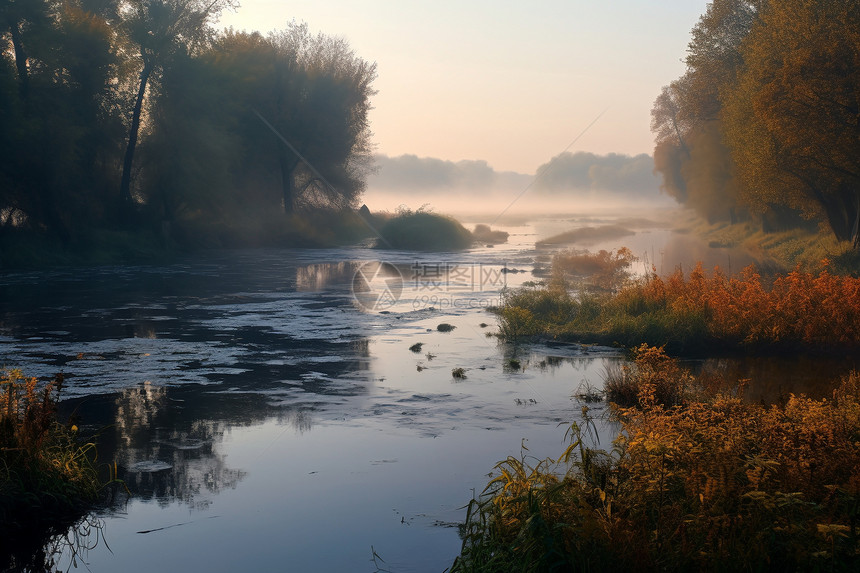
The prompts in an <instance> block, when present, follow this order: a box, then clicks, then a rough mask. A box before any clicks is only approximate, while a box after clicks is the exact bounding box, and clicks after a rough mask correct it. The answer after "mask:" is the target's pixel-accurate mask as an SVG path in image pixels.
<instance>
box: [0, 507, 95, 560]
mask: <svg viewBox="0 0 860 573" xmlns="http://www.w3.org/2000/svg"><path fill="white" fill-rule="evenodd" d="M104 529H105V521H104V519H102V518H101V517H98V516H97V515H92V514H89V515H86V516H83V517H81V518H79V519H78V520H76V521H75V522H74V523H72V524H71V525H68V524H57V525H55V526H54V527H51V528H48V529H45V530H43V531H39V532H36V531H28V532H26V533H24V532H20V533H21V534H20V535H12V536H6V537H4V538H3V539H2V540H0V570H2V571H9V572H11V571H16V572H22V573H24V572H26V573H30V572H32V573H43V572H47V571H69V570H71V569H72V568H75V569H77V568H78V566H79V565H84V566H85V565H86V563H87V557H88V555H89V553H90V552H91V551H95V550H96V549H100V548H101V547H103V546H104V547H106V546H107V543H106V541H105V538H104Z"/></svg>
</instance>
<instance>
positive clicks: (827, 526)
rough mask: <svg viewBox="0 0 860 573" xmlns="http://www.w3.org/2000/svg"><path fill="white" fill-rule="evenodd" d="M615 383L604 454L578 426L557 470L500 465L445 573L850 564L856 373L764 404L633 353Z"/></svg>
mask: <svg viewBox="0 0 860 573" xmlns="http://www.w3.org/2000/svg"><path fill="white" fill-rule="evenodd" d="M625 378H626V379H625V381H624V386H625V388H624V389H623V392H622V394H623V395H625V396H627V398H630V397H631V393H632V397H633V399H632V401H631V402H632V404H633V405H632V406H631V407H627V408H623V407H620V406H614V407H613V412H614V414H615V415H616V416H617V418H618V420H619V421H620V423H621V428H622V429H621V432H620V434H619V436H618V438H617V439H616V441H615V444H614V448H613V449H612V451H611V452H605V451H602V450H596V449H592V448H590V447H588V446H587V445H586V443H585V441H584V436H585V435H586V434H587V432H585V431H584V430H585V429H587V425H588V423H589V422H588V420H587V418H586V421H585V424H586V425H585V426H582V428H580V427H577V426H576V425H574V426H573V432H572V434H571V435H572V436H573V441H572V443H571V445H570V447H568V449H567V450H566V451H565V452H563V453H562V455H561V456H560V457H559V458H558V459H547V460H533V459H532V460H530V459H529V458H528V456H527V455H526V453H525V452H524V454H523V456H521V457H520V458H514V457H511V458H508V459H507V460H505V461H503V462H500V463H499V464H498V465H497V466H496V470H495V472H494V473H495V477H494V478H493V479H492V480H491V481H490V483H489V484H488V486H487V489H486V490H485V492H484V494H483V495H482V496H481V497H480V498H479V499H476V500H473V502H472V503H471V504H470V506H469V511H468V516H467V522H466V524H465V528H464V541H463V547H462V552H461V555H460V556H459V557H458V558H457V559H456V561H455V563H454V564H453V566H452V569H451V570H452V573H453V572H460V573H463V572H472V571H481V572H494V571H498V572H503V571H504V572H507V571H535V572H538V571H687V570H690V571H795V570H802V571H816V570H820V571H856V570H857V568H858V567H860V543H858V524H860V522H858V518H860V375H858V374H857V373H854V374H851V375H849V376H846V377H845V378H844V379H843V380H842V382H841V384H840V385H839V387H838V388H837V389H836V390H835V391H834V392H833V396H832V398H831V399H829V400H811V399H808V398H805V397H803V396H791V397H790V398H789V399H788V401H787V403H785V404H783V405H772V406H764V405H761V404H749V403H745V402H744V401H743V400H742V399H741V397H740V396H739V395H738V393H739V390H738V389H737V388H735V391H734V392H724V391H716V392H715V391H708V390H707V389H706V388H704V387H703V385H701V384H698V383H697V381H696V380H695V379H693V378H692V377H691V375H690V374H689V373H688V372H686V371H684V370H683V369H681V368H680V367H678V365H677V364H676V363H675V362H674V361H673V360H672V359H670V358H668V357H666V356H665V354H663V351H662V350H661V349H654V348H648V347H642V348H640V349H639V353H638V356H637V360H636V363H635V366H634V367H632V368H631V370H630V371H629V372H628V373H627V375H626V377H625ZM616 390H617V388H616ZM622 394H617V393H615V391H612V392H611V393H610V396H609V397H610V399H620V397H621V396H622ZM584 412H585V410H584Z"/></svg>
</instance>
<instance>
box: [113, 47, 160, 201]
mask: <svg viewBox="0 0 860 573" xmlns="http://www.w3.org/2000/svg"><path fill="white" fill-rule="evenodd" d="M144 61H145V60H144ZM151 73H152V64H151V63H149V62H145V63H144V65H143V70H142V71H141V72H140V87H139V88H138V90H137V99H136V100H135V102H134V111H133V112H132V115H131V128H130V129H129V133H128V147H126V148H125V159H124V160H123V163H122V180H121V181H120V185H119V198H120V204H121V207H122V208H123V209H124V210H125V209H127V208H130V207H131V204H132V199H131V167H132V163H133V162H134V150H135V148H136V147H137V133H138V131H139V130H140V114H141V111H142V110H143V96H144V94H145V93H146V84H147V82H148V81H149V75H150V74H151Z"/></svg>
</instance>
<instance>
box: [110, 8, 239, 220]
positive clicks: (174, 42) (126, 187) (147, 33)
mask: <svg viewBox="0 0 860 573" xmlns="http://www.w3.org/2000/svg"><path fill="white" fill-rule="evenodd" d="M235 5H236V2H235V0H129V2H128V7H127V10H126V13H125V25H124V27H125V30H126V33H127V35H128V38H129V39H130V40H131V42H132V43H133V44H134V45H135V46H136V47H137V50H138V51H139V54H140V82H139V84H138V89H137V96H136V98H135V101H134V107H133V109H132V114H131V125H130V127H129V133H128V144H127V145H126V150H125V158H124V160H123V166H122V178H121V180H120V200H121V201H122V202H123V203H124V204H125V205H126V206H130V205H131V204H132V203H133V199H132V195H131V172H132V165H133V162H134V152H135V148H136V147H137V139H138V134H139V131H140V121H141V114H142V112H143V102H144V97H145V94H146V88H147V84H148V83H149V81H150V79H151V77H152V75H153V73H156V72H157V71H159V69H160V68H161V66H163V65H164V64H165V63H166V62H169V61H170V60H171V59H172V58H175V57H177V55H179V54H184V53H188V52H191V51H194V50H195V49H197V48H199V47H200V46H201V45H203V44H204V43H205V41H206V40H207V39H208V38H209V36H210V34H211V29H210V28H209V26H208V24H209V23H210V22H211V21H212V20H213V19H215V18H217V17H218V15H219V14H220V13H221V11H222V10H224V9H225V8H228V7H233V6H235Z"/></svg>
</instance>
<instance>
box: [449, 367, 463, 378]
mask: <svg viewBox="0 0 860 573" xmlns="http://www.w3.org/2000/svg"><path fill="white" fill-rule="evenodd" d="M451 376H453V377H454V378H455V379H456V380H465V379H466V370H465V369H463V368H454V369H453V370H451Z"/></svg>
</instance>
